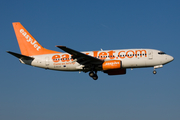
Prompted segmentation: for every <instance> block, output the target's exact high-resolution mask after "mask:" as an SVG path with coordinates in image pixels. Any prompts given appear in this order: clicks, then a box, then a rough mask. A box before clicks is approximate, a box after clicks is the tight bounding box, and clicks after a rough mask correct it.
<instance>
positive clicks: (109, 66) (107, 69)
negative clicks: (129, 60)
mask: <svg viewBox="0 0 180 120" xmlns="http://www.w3.org/2000/svg"><path fill="white" fill-rule="evenodd" d="M102 70H103V71H104V73H107V74H108V75H122V74H126V69H123V68H122V62H121V61H120V60H111V61H105V62H104V63H103V64H102Z"/></svg>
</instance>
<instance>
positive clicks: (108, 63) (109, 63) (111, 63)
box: [105, 62, 119, 66]
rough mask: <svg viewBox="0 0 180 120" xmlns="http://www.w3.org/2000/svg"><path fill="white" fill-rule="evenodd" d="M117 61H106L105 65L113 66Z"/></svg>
mask: <svg viewBox="0 0 180 120" xmlns="http://www.w3.org/2000/svg"><path fill="white" fill-rule="evenodd" d="M118 64H119V62H106V63H105V65H111V66H114V65H118Z"/></svg>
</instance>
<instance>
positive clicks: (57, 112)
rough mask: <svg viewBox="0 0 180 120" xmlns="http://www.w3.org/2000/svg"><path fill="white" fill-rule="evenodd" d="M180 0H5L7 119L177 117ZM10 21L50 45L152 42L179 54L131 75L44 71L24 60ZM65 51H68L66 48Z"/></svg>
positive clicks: (2, 88) (2, 107) (1, 84)
mask: <svg viewBox="0 0 180 120" xmlns="http://www.w3.org/2000/svg"><path fill="white" fill-rule="evenodd" d="M179 6H180V1H178V0H171V1H168V0H164V1H162V0H146V1H143V0H138V1H134V0H129V1H127V0H111V1H110V0H91V1H90V0H89V1H88V0H76V1H75V0H66V1H65V0H59V1H47V0H46V1H40V0H31V1H25V0H16V1H13V0H3V1H1V4H0V14H1V19H0V22H1V24H0V33H1V34H0V36H1V47H0V51H1V52H0V55H1V59H0V60H1V67H0V70H1V72H0V77H1V79H0V119H1V120H12V119H13V120H32V119H33V120H41V119H43V120H52V119H53V120H85V119H86V120H109V119H112V120H120V119H123V120H160V119H163V120H170V119H172V120H179V119H180V114H179V111H180V93H179V91H180V87H179V86H180V81H179V80H180V74H179V67H180V64H179V59H180V56H179V45H180V42H179V39H180V23H179V21H180V15H179V13H180V7H179ZM12 22H21V24H22V25H23V26H24V27H25V28H26V29H27V30H28V31H29V32H30V33H31V34H32V35H33V36H34V37H35V38H36V40H37V41H38V42H39V43H41V45H42V46H44V47H45V48H48V49H52V50H56V51H60V50H59V49H58V48H56V47H55V45H65V46H68V47H70V48H72V49H75V50H78V51H89V50H100V49H101V48H102V49H104V50H106V49H125V48H152V49H158V50H162V51H164V52H166V53H167V54H170V55H172V56H173V57H174V58H175V60H174V61H173V62H171V63H169V64H167V65H165V66H164V67H163V68H160V69H157V72H158V73H157V74H156V75H153V74H152V71H153V68H142V69H134V70H132V71H131V70H127V74H126V75H122V76H120V75H119V76H108V75H107V74H104V73H102V72H99V73H98V75H99V79H98V80H97V81H94V80H92V79H91V78H90V77H89V76H88V74H87V73H78V72H59V71H51V70H44V69H40V68H35V67H31V66H27V65H23V64H20V62H19V61H18V59H16V58H15V57H13V56H11V55H9V54H7V53H6V52H5V51H8V50H10V51H14V52H17V53H20V50H19V46H18V43H17V40H16V37H15V34H14V30H13V27H12ZM61 52H62V51H61Z"/></svg>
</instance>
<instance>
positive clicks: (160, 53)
mask: <svg viewBox="0 0 180 120" xmlns="http://www.w3.org/2000/svg"><path fill="white" fill-rule="evenodd" d="M158 54H159V55H164V54H166V53H165V52H162V51H160V52H158Z"/></svg>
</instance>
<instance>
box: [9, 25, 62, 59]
mask: <svg viewBox="0 0 180 120" xmlns="http://www.w3.org/2000/svg"><path fill="white" fill-rule="evenodd" d="M12 24H13V27H14V31H15V34H16V38H17V41H18V44H19V47H20V50H21V54H23V55H26V56H33V55H42V54H53V53H60V52H57V51H53V50H48V49H45V48H43V47H42V46H41V45H40V44H39V43H38V42H37V41H36V39H34V37H33V36H32V35H31V34H30V33H29V32H28V31H27V30H26V29H25V28H24V27H23V26H22V25H21V23H20V22H14V23H12Z"/></svg>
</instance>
